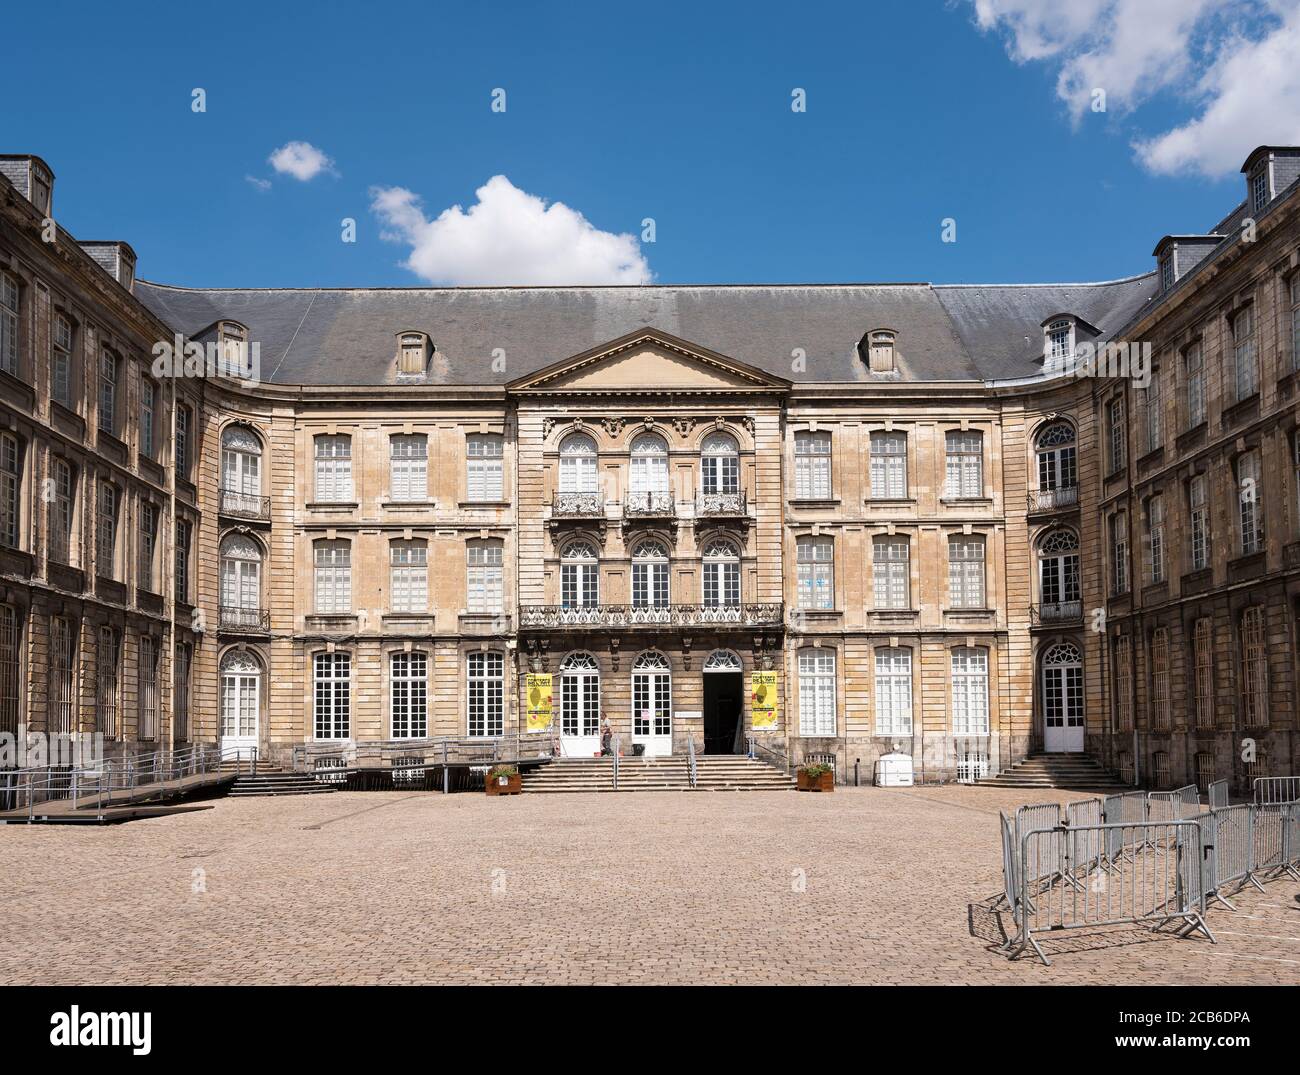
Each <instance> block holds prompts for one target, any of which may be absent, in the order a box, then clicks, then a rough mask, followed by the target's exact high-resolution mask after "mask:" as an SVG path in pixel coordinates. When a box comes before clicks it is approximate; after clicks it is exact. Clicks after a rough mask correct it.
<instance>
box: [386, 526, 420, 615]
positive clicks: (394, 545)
mask: <svg viewBox="0 0 1300 1075" xmlns="http://www.w3.org/2000/svg"><path fill="white" fill-rule="evenodd" d="M388 565H389V566H388V570H389V605H390V610H391V611H393V612H401V613H408V614H417V615H418V614H423V613H425V612H427V611H428V610H429V543H428V542H427V541H424V540H422V539H419V538H413V539H412V540H410V541H407V540H404V539H396V540H393V541H390V542H389V543H388Z"/></svg>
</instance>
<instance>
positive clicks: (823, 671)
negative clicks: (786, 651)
mask: <svg viewBox="0 0 1300 1075" xmlns="http://www.w3.org/2000/svg"><path fill="white" fill-rule="evenodd" d="M835 668H836V661H835V650H833V649H831V648H830V647H828V646H808V647H805V648H803V649H801V650H800V651H799V655H798V670H799V734H800V735H801V736H807V737H816V738H829V737H833V736H834V735H835V734H836V730H837V727H838V720H839V716H838V713H837V712H836V708H835V705H836V675H835Z"/></svg>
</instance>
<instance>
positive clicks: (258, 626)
mask: <svg viewBox="0 0 1300 1075" xmlns="http://www.w3.org/2000/svg"><path fill="white" fill-rule="evenodd" d="M217 627H218V628H219V629H220V630H222V631H256V632H263V631H269V630H270V629H271V610H270V609H266V608H240V607H236V606H232V605H221V606H220V607H219V608H218V609H217Z"/></svg>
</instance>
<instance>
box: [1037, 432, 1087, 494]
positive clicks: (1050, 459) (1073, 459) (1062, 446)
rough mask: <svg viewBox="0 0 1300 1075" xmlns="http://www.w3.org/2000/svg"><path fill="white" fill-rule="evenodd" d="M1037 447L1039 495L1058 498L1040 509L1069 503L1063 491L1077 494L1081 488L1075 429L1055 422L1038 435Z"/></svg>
mask: <svg viewBox="0 0 1300 1075" xmlns="http://www.w3.org/2000/svg"><path fill="white" fill-rule="evenodd" d="M1034 447H1035V450H1036V452H1037V454H1038V490H1039V492H1040V494H1041V493H1053V494H1056V495H1055V496H1054V497H1052V498H1051V502H1050V503H1045V504H1042V505H1041V506H1042V507H1048V508H1050V507H1056V506H1057V505H1058V504H1060V503H1064V502H1065V501H1066V499H1067V498H1066V497H1065V495H1064V493H1063V490H1069V491H1070V493H1071V494H1074V493H1075V490H1076V486H1077V485H1078V462H1077V455H1076V448H1075V436H1074V426H1072V425H1070V423H1069V422H1053V423H1052V424H1051V425H1048V426H1046V427H1044V428H1043V429H1042V430H1041V431H1040V432H1039V434H1038V436H1037V437H1036V438H1035V440H1034ZM1040 499H1041V497H1040Z"/></svg>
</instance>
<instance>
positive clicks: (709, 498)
mask: <svg viewBox="0 0 1300 1075" xmlns="http://www.w3.org/2000/svg"><path fill="white" fill-rule="evenodd" d="M748 511H749V501H748V499H747V498H746V496H745V491H744V490H743V489H742V490H740V491H739V492H735V493H700V495H699V496H697V497H696V498H695V514H696V515H697V516H699V517H700V518H704V519H709V518H712V519H734V518H738V517H740V516H743V515H745V514H746V513H747V512H748Z"/></svg>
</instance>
